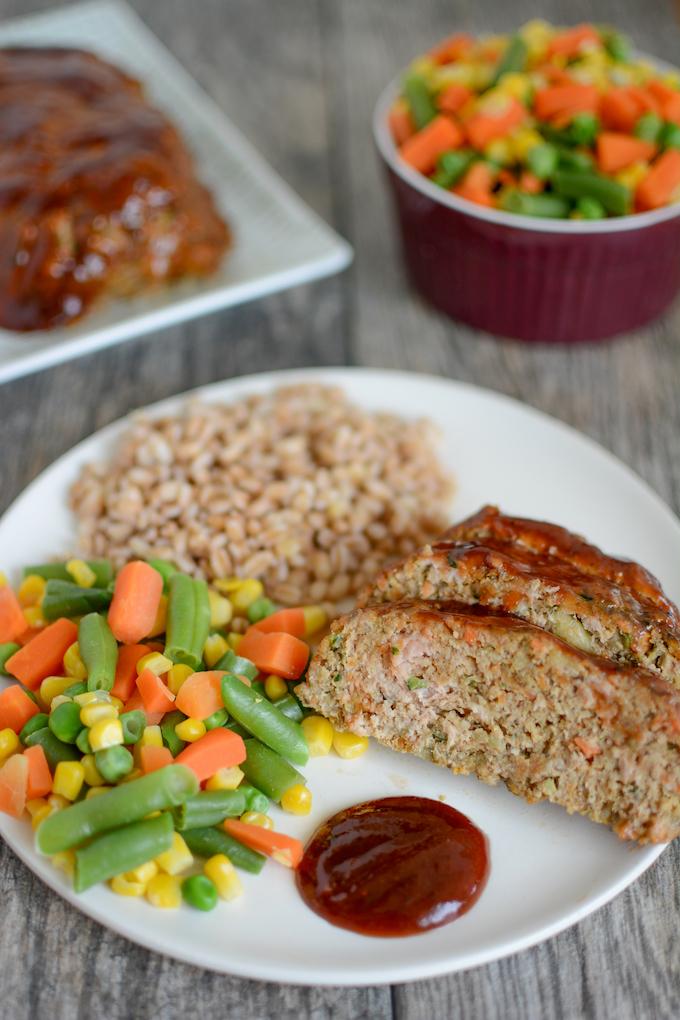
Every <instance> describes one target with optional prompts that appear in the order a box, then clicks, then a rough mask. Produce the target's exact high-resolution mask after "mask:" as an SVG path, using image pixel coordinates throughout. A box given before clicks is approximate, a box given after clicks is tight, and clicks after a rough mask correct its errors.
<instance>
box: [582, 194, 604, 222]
mask: <svg viewBox="0 0 680 1020" xmlns="http://www.w3.org/2000/svg"><path fill="white" fill-rule="evenodd" d="M576 211H577V212H579V213H580V214H581V216H582V217H583V219H584V220H603V219H605V218H606V216H607V210H606V209H605V207H604V206H603V205H602V203H601V202H598V200H597V199H596V198H591V196H590V195H584V196H583V198H579V200H578V202H577V203H576Z"/></svg>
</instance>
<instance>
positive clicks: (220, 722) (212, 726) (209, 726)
mask: <svg viewBox="0 0 680 1020" xmlns="http://www.w3.org/2000/svg"><path fill="white" fill-rule="evenodd" d="M228 719H229V713H228V712H227V710H226V708H218V709H217V711H216V712H213V714H212V715H209V716H208V718H207V719H204V720H203V725H204V726H205V728H206V730H216V729H219V727H220V726H224V724H225V723H226V722H227V720H228Z"/></svg>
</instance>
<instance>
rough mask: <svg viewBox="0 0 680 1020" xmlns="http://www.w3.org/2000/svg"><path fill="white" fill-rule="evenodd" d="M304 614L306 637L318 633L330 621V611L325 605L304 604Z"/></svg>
mask: <svg viewBox="0 0 680 1020" xmlns="http://www.w3.org/2000/svg"><path fill="white" fill-rule="evenodd" d="M302 614H303V616H304V618H305V637H309V636H310V635H311V634H316V632H317V631H319V630H321V628H322V627H325V626H326V624H327V623H328V613H327V612H326V610H325V609H324V608H323V606H303V607H302Z"/></svg>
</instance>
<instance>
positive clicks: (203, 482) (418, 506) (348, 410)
mask: <svg viewBox="0 0 680 1020" xmlns="http://www.w3.org/2000/svg"><path fill="white" fill-rule="evenodd" d="M436 438H437V436H436V430H435V429H434V427H433V425H432V424H431V423H429V422H427V421H424V420H419V421H416V422H406V421H405V420H404V419H401V418H398V417H396V416H395V415H391V414H384V413H376V414H372V413H368V412H366V411H364V410H362V409H361V408H359V407H357V406H355V405H354V404H352V403H350V402H349V400H348V399H347V397H346V396H345V394H344V393H343V391H342V390H341V389H338V388H332V387H327V386H319V385H314V384H304V385H298V386H291V387H286V388H283V389H279V390H275V391H273V392H272V393H268V394H265V395H255V396H250V397H247V398H244V399H242V400H239V401H238V402H236V403H234V404H199V403H190V404H188V405H187V406H186V408H185V409H184V411H183V412H182V413H180V414H177V415H173V416H168V417H164V418H158V419H151V418H148V417H145V416H144V415H138V416H136V417H135V418H134V419H133V421H132V423H131V425H130V428H129V429H128V431H127V432H126V433H125V435H124V436H123V438H122V439H121V441H120V443H119V445H118V448H117V450H116V452H115V454H114V457H113V458H112V460H111V461H109V462H106V463H97V464H90V465H88V466H87V467H86V468H85V469H84V470H83V472H82V474H81V476H80V478H79V479H78V481H77V482H76V483H75V485H74V486H73V488H72V490H71V506H72V508H73V510H74V512H75V514H76V516H77V518H78V536H79V550H78V551H79V552H80V553H82V554H83V555H87V556H106V557H110V558H111V559H112V560H113V561H114V562H115V564H116V565H120V564H122V563H124V562H125V561H126V560H129V559H131V558H134V557H148V556H161V557H165V558H167V559H171V560H173V561H175V563H176V564H177V566H178V567H179V568H180V569H181V570H184V571H188V572H189V573H192V574H198V575H202V576H204V577H206V578H208V579H209V580H210V579H213V578H215V577H225V576H228V575H232V574H235V575H240V576H244V577H245V576H249V577H259V578H261V579H262V581H263V582H264V584H265V586H266V588H267V592H268V594H269V595H270V596H271V597H272V598H273V599H274V600H275V601H277V602H280V603H282V604H287V605H292V604H296V603H297V604H300V603H302V602H322V603H333V604H335V603H339V602H341V601H342V600H343V599H345V598H346V597H347V596H351V595H353V594H355V593H356V592H357V591H358V590H359V588H361V586H362V585H363V584H365V583H366V582H367V581H369V580H370V579H371V578H373V577H374V576H375V574H376V573H377V571H378V570H379V569H380V568H381V567H382V566H383V565H384V564H385V563H386V562H387V561H389V560H391V559H395V558H398V557H400V556H403V555H405V554H406V553H409V552H411V551H412V550H414V549H416V548H417V547H419V546H420V545H422V544H423V543H424V542H427V541H428V540H429V539H431V538H433V537H434V536H435V535H437V534H438V533H439V532H440V531H442V530H443V528H444V527H445V526H446V524H447V523H448V514H447V511H448V505H449V501H450V497H451V492H452V481H451V479H450V477H449V476H448V474H447V473H446V472H445V470H444V469H443V467H442V465H441V464H440V463H439V461H438V459H437V456H436V452H435V440H436ZM329 608H331V607H330V606H329Z"/></svg>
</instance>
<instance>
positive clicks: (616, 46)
mask: <svg viewBox="0 0 680 1020" xmlns="http://www.w3.org/2000/svg"><path fill="white" fill-rule="evenodd" d="M603 42H604V45H605V49H606V50H607V53H608V54H609V56H610V57H611V58H612V60H616V61H617V62H618V63H621V64H625V63H627V62H628V61H629V60H630V58H631V45H630V40H629V39H628V37H627V36H625V35H623V34H622V33H621V32H615V31H614V30H613V29H612V30H609V31H607V32H606V33H603Z"/></svg>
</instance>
